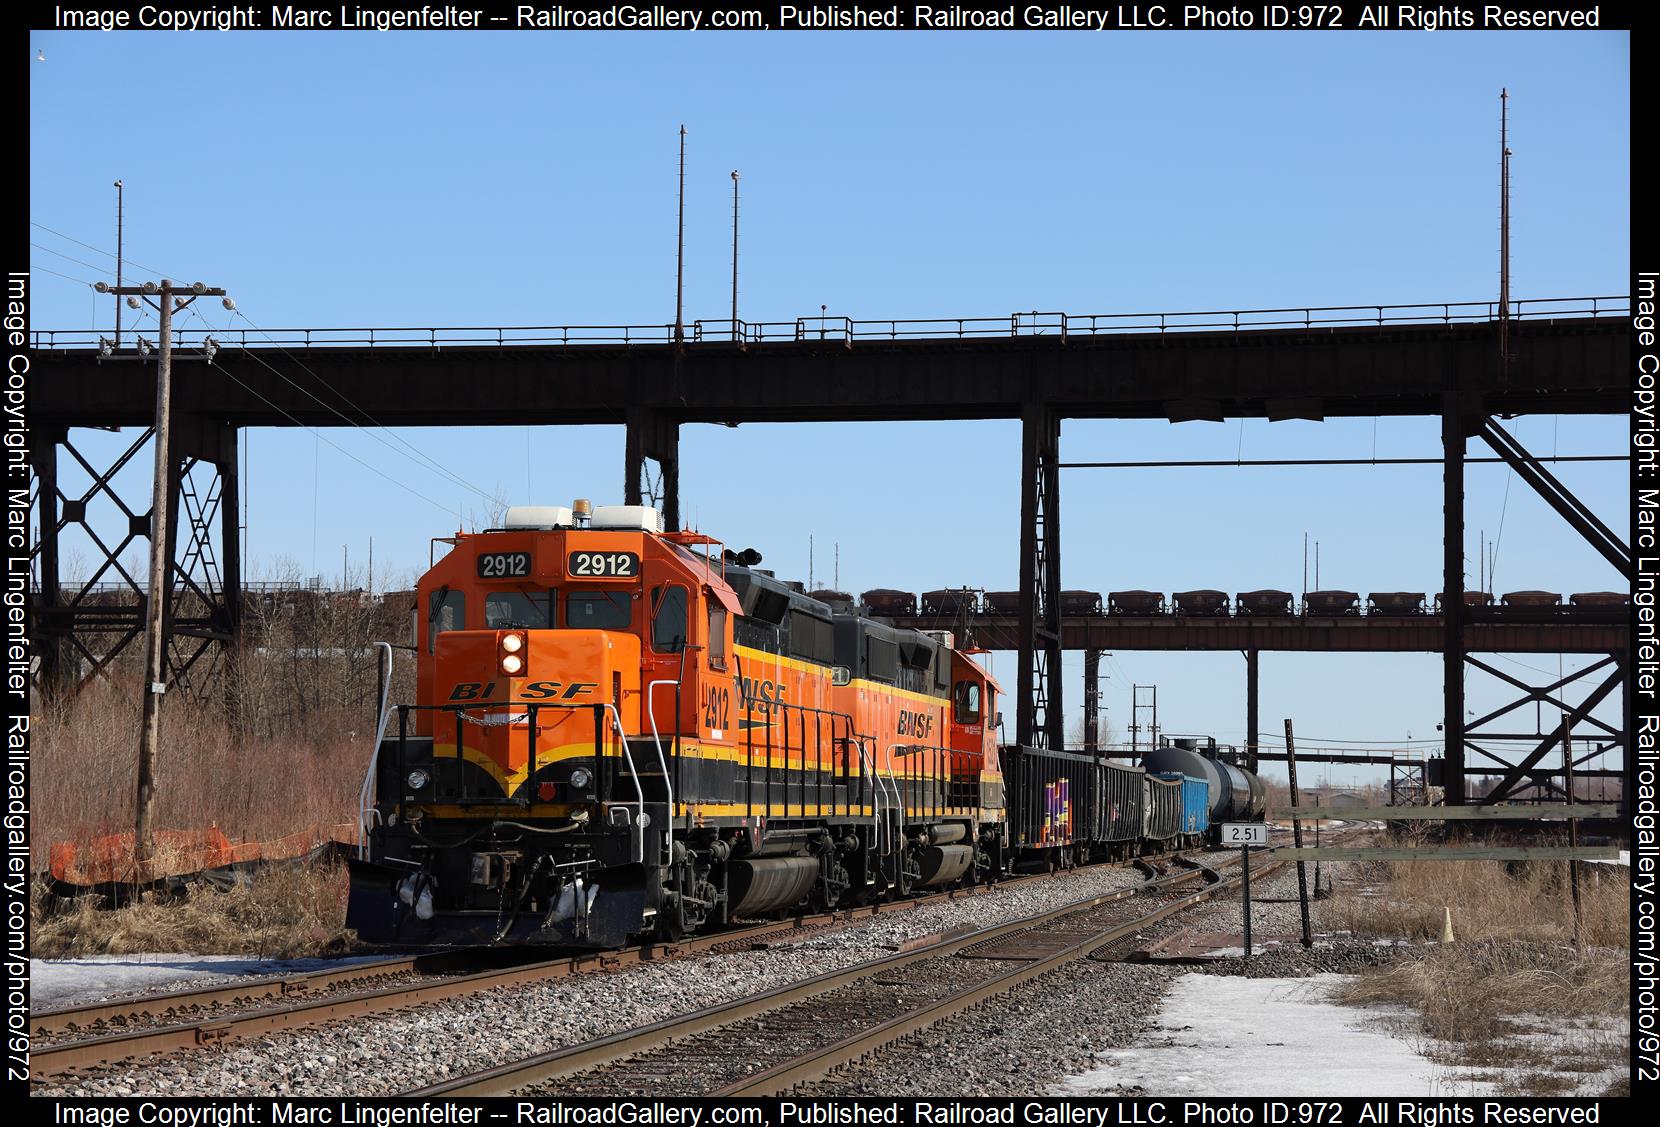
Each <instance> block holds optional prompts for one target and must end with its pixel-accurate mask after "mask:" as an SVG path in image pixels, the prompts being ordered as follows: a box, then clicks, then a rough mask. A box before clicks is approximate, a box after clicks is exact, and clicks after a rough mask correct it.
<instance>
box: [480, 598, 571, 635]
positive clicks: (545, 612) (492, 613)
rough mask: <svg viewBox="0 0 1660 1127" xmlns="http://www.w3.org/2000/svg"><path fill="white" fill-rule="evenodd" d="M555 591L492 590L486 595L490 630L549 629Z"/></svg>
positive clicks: (486, 622) (485, 620)
mask: <svg viewBox="0 0 1660 1127" xmlns="http://www.w3.org/2000/svg"><path fill="white" fill-rule="evenodd" d="M553 597H554V593H553V592H552V591H492V592H491V593H490V594H488V595H486V596H484V625H485V628H486V629H489V630H513V629H531V630H546V629H549V628H551V627H552V626H553V625H554V620H553V614H552V605H553Z"/></svg>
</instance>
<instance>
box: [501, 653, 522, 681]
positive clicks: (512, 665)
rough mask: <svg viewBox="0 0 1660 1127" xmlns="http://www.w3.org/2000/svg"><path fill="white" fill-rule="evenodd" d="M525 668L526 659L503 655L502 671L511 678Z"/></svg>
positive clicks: (516, 655) (515, 655) (513, 655)
mask: <svg viewBox="0 0 1660 1127" xmlns="http://www.w3.org/2000/svg"><path fill="white" fill-rule="evenodd" d="M524 667H525V663H524V659H523V658H522V657H520V656H519V655H518V654H503V655H502V659H501V671H502V672H503V673H506V674H508V675H509V676H511V675H513V674H514V673H517V672H518V671H519V670H521V669H523V668H524Z"/></svg>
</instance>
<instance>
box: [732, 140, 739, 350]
mask: <svg viewBox="0 0 1660 1127" xmlns="http://www.w3.org/2000/svg"><path fill="white" fill-rule="evenodd" d="M732 340H733V342H734V343H736V342H737V340H738V170H737V169H736V168H734V169H733V170H732Z"/></svg>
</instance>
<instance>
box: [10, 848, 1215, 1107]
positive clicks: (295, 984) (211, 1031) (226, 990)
mask: <svg viewBox="0 0 1660 1127" xmlns="http://www.w3.org/2000/svg"><path fill="white" fill-rule="evenodd" d="M1169 856H1170V857H1171V858H1173V859H1176V860H1182V859H1183V855H1182V854H1180V853H1175V854H1170V855H1169ZM1126 863H1127V862H1126ZM1073 871H1076V870H1070V871H1068V873H1070V872H1073ZM1062 875H1067V874H1064V873H1063V874H1050V873H1034V874H1029V875H1024V876H1017V877H1011V878H1009V879H1007V880H1003V881H999V882H997V883H996V884H990V885H972V886H970V887H968V888H960V889H948V890H945V891H942V892H936V893H933V894H931V895H928V896H922V897H917V898H914V899H908V900H899V901H894V902H889V903H880V902H879V903H876V904H867V905H864V906H861V907H857V908H839V909H836V910H834V911H830V912H820V913H816V914H812V915H801V916H792V917H790V918H789V919H785V920H777V921H771V922H766V923H758V924H752V925H749V926H747V927H742V928H736V929H733V930H728V931H718V932H711V933H709V934H707V935H699V936H693V937H690V938H687V939H682V940H678V941H676V942H673V943H648V944H642V945H640V946H637V947H629V948H624V949H623V950H620V951H596V952H591V953H585V954H581V955H564V956H560V957H559V958H554V959H544V960H538V961H535V962H530V963H521V964H518V965H514V966H508V967H496V968H491V969H487V970H482V971H477V972H473V973H464V974H454V975H450V976H448V977H446V978H444V979H442V980H440V981H437V982H427V983H418V984H415V985H413V986H407V985H403V986H391V987H386V988H384V989H380V990H370V991H362V992H357V993H351V994H343V995H342V994H331V995H330V996H328V997H322V998H306V997H303V996H302V995H305V994H309V993H312V992H313V991H314V990H315V989H316V988H317V987H319V986H324V987H327V986H332V985H338V984H343V983H347V982H350V981H351V980H352V978H353V976H354V975H356V976H357V977H359V978H372V977H379V976H385V975H388V974H397V973H405V972H408V971H413V972H415V973H423V972H422V971H421V969H420V967H419V966H418V965H417V964H418V963H419V962H420V960H421V959H422V958H429V959H431V958H437V959H440V960H453V959H459V958H464V957H466V956H465V953H464V952H438V953H429V954H428V955H425V956H413V957H411V958H408V959H395V960H388V961H386V962H384V963H372V964H363V965H361V966H359V967H356V968H346V969H341V970H324V971H317V972H313V973H311V974H304V975H288V976H274V977H271V978H266V979H260V980H256V981H253V982H243V983H231V984H227V985H224V986H217V987H206V988H202V989H199V990H182V991H174V992H169V993H166V994H152V995H147V996H141V997H137V998H128V999H124V1000H120V1001H114V1002H106V1003H97V1004H94V1005H91V1006H85V1007H78V1008H74V1009H63V1010H54V1011H46V1012H43V1013H41V1014H39V1015H34V1016H33V1017H31V1029H32V1030H33V1031H34V1032H36V1033H40V1032H52V1031H61V1030H65V1029H74V1028H77V1027H78V1026H80V1025H83V1024H86V1025H90V1024H95V1023H97V1022H108V1021H110V1020H111V1019H115V1018H121V1017H126V1018H128V1019H129V1020H130V1019H133V1018H142V1017H144V1016H155V1015H156V1014H158V1012H159V1013H168V1012H173V1011H177V1010H181V1009H189V1008H192V1007H195V1006H205V1005H213V1004H216V1003H223V1002H232V1003H234V1002H238V1001H250V1002H256V1001H262V1000H267V999H273V998H275V999H283V998H294V999H296V1001H295V1002H294V1003H293V1004H288V1005H277V1006H268V1007H265V1008H263V1009H257V1010H251V1011H249V1012H246V1013H241V1014H215V1015H213V1016H210V1017H206V1018H201V1019H196V1020H189V1019H187V1020H184V1021H179V1022H172V1023H169V1024H165V1025H154V1026H147V1027H145V1028H142V1029H134V1030H129V1031H124V1032H119V1033H108V1034H103V1035H99V1036H94V1037H86V1038H80V1039H77V1040H73V1041H63V1042H60V1043H58V1044H55V1045H44V1046H41V1047H39V1048H36V1049H35V1050H34V1051H33V1052H32V1053H31V1054H30V1058H31V1064H32V1071H33V1075H35V1076H56V1075H60V1074H62V1073H65V1072H70V1071H74V1070H77V1069H83V1068H88V1067H92V1066H96V1065H103V1064H111V1063H115V1062H118V1061H123V1060H129V1059H133V1058H136V1057H143V1056H150V1055H152V1054H155V1053H164V1052H174V1051H180V1050H187V1051H188V1050H194V1049H198V1048H203V1047H207V1046H211V1045H219V1044H222V1043H224V1042H226V1041H230V1040H237V1039H240V1038H243V1037H248V1036H254V1035H258V1034H261V1033H267V1032H270V1031H272V1030H278V1029H285V1028H290V1027H296V1026H305V1025H315V1024H319V1023H321V1022H327V1021H333V1020H337V1019H339V1018H343V1017H352V1016H361V1015H366V1014H374V1013H384V1012H388V1011H392V1010H400V1009H407V1008H409V1007H411V1006H416V1005H422V1004H425V1003H427V1002H433V1001H439V1000H442V999H445V998H451V997H456V996H459V995H464V994H471V993H477V992H480V991H484V990H492V989H496V988H498V987H503V986H515V985H520V984H523V983H529V982H534V981H539V980H548V979H557V978H566V977H570V976H573V975H578V974H590V973H594V972H597V971H608V970H615V969H618V968H620V967H622V966H624V965H631V964H634V963H651V962H665V961H668V960H671V959H676V958H680V957H683V956H686V955H690V954H694V953H697V952H701V951H710V950H714V949H718V948H721V947H725V946H737V947H742V946H743V945H746V944H753V943H755V942H757V941H759V940H761V939H763V938H765V937H767V936H772V935H779V934H788V933H791V932H796V931H801V930H804V929H813V928H820V927H833V926H836V925H838V924H846V923H853V922H855V921H857V920H861V919H865V918H870V917H875V916H878V915H890V914H892V913H894V912H902V911H908V910H910V909H913V908H920V907H924V906H927V905H931V904H937V903H941V902H947V901H950V900H956V899H962V898H964V897H969V896H981V895H986V894H991V893H995V892H996V891H997V890H998V889H999V888H1002V887H1004V886H1007V885H1013V884H1020V883H1025V882H1027V881H1033V880H1044V879H1051V878H1053V877H1056V876H1062ZM1183 875H1186V874H1183ZM432 973H443V972H442V971H438V970H435V971H433V972H432ZM37 1022H42V1023H46V1024H36V1023H37Z"/></svg>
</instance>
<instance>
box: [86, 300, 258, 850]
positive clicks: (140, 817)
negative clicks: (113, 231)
mask: <svg viewBox="0 0 1660 1127" xmlns="http://www.w3.org/2000/svg"><path fill="white" fill-rule="evenodd" d="M93 288H94V289H96V290H97V291H98V292H99V293H109V294H114V295H115V296H116V298H117V300H118V301H119V299H120V298H123V297H125V298H126V299H127V305H128V306H129V307H130V308H133V309H137V308H138V307H139V303H140V302H143V303H144V304H146V305H148V306H149V307H150V308H152V309H154V310H155V311H156V313H157V315H158V316H159V317H160V319H161V357H160V360H159V362H158V363H157V365H156V423H155V426H156V438H155V443H156V451H155V453H156V461H155V483H154V488H153V492H152V494H151V508H150V571H149V582H148V588H149V590H148V593H147V594H146V596H145V600H144V723H143V725H142V727H140V729H139V735H138V803H137V813H136V815H135V818H134V822H133V859H134V861H135V862H136V863H137V864H139V865H141V866H142V865H144V864H145V863H146V862H148V861H149V860H150V856H151V853H152V852H153V849H152V842H151V838H150V820H151V816H152V814H153V813H154V811H155V801H156V777H155V762H156V743H157V739H158V736H159V734H160V730H161V698H162V694H164V693H166V692H167V674H166V670H165V669H164V668H163V665H164V662H165V660H166V655H165V654H164V653H163V649H164V638H163V635H162V627H163V619H164V617H165V614H166V607H167V586H168V580H169V579H170V578H171V570H172V561H171V560H170V559H168V552H167V492H168V490H167V485H168V477H169V474H168V465H169V463H168V458H169V451H168V421H169V416H170V415H171V413H172V412H171V409H170V408H171V404H172V396H173V314H174V313H175V312H177V311H178V310H181V309H184V308H186V307H188V306H189V305H190V304H191V303H192V302H194V301H195V300H196V299H197V298H198V297H217V298H220V299H222V300H223V302H224V305H225V308H226V309H235V308H236V303H235V302H233V301H231V299H230V298H228V297H226V296H225V291H224V290H222V289H218V288H215V287H209V286H207V285H204V284H203V283H201V282H194V283H192V284H191V285H189V286H187V287H184V288H183V290H182V291H180V290H175V289H174V287H173V283H172V282H171V281H170V280H169V279H166V278H163V279H162V280H161V283H160V284H159V285H158V284H157V283H155V282H145V283H144V284H143V285H141V286H123V285H115V286H110V285H107V284H106V283H104V282H99V283H98V284H97V285H96V286H94V287H93ZM181 292H182V294H183V295H184V296H179V295H180V293H181ZM213 352H214V348H213V346H212V338H211V337H210V338H208V348H207V355H208V359H209V360H210V361H211V360H212V359H213ZM138 875H139V877H140V879H142V878H143V876H144V874H143V873H142V872H141V873H139V874H138Z"/></svg>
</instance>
